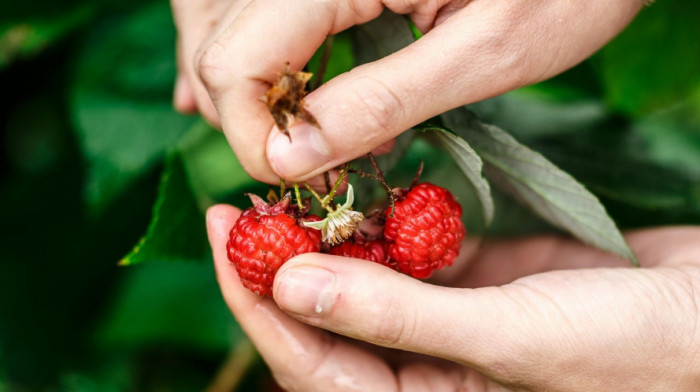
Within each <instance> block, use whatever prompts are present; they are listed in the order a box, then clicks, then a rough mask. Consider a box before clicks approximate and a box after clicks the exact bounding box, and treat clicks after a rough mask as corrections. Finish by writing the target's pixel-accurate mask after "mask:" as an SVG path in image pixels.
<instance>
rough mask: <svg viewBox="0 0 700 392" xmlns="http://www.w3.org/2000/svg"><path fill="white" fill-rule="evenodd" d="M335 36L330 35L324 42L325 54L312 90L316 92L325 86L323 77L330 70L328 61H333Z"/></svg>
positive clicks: (322, 54)
mask: <svg viewBox="0 0 700 392" xmlns="http://www.w3.org/2000/svg"><path fill="white" fill-rule="evenodd" d="M334 37H335V36H333V35H329V36H328V37H326V40H325V41H324V42H323V53H321V60H320V61H319V64H318V70H317V71H316V79H315V80H314V83H313V85H312V86H311V90H316V89H317V88H319V87H320V86H321V85H322V84H323V77H324V76H325V74H326V69H327V68H328V61H329V60H330V59H331V53H332V52H333V39H334Z"/></svg>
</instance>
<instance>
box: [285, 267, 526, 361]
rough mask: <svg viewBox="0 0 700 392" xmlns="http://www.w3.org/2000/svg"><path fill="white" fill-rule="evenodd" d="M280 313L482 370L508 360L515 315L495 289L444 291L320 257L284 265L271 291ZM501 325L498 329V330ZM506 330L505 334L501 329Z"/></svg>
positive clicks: (391, 273)
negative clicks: (504, 358) (504, 354)
mask: <svg viewBox="0 0 700 392" xmlns="http://www.w3.org/2000/svg"><path fill="white" fill-rule="evenodd" d="M274 296H275V301H276V302H277V303H278V305H279V306H280V308H281V309H282V310H284V311H285V312H287V313H289V314H290V315H291V316H292V317H295V318H297V319H299V320H301V321H303V322H305V323H308V324H310V325H314V326H318V327H321V328H324V329H328V330H330V331H334V332H337V333H340V334H343V335H346V336H349V337H352V338H356V339H359V340H363V341H367V342H370V343H373V344H376V345H380V346H385V347H390V348H396V349H401V350H407V351H412V352H417V353H421V354H426V355H430V356H435V357H440V358H444V359H448V360H451V361H454V362H457V363H461V364H465V365H468V366H472V367H477V368H480V369H485V368H487V367H489V366H491V365H493V364H494V363H496V362H497V361H498V360H500V359H502V358H503V357H497V356H495V355H494V353H507V352H508V351H509V350H510V347H509V344H510V343H511V342H512V341H513V337H512V336H509V335H510V334H511V331H514V330H508V329H507V324H504V322H506V323H507V321H508V320H511V319H512V315H509V314H508V312H514V311H515V314H518V311H517V310H516V309H514V308H513V306H512V304H511V303H509V302H508V300H507V299H506V298H504V296H503V295H502V294H500V292H499V291H498V289H496V288H484V289H477V290H463V289H446V288H442V287H439V286H433V285H429V284H426V283H422V282H419V281H417V280H415V279H412V278H409V277H407V276H405V275H401V274H398V273H396V272H394V271H392V270H390V269H388V268H386V267H384V266H381V265H378V264H375V263H369V262H363V261H360V260H354V259H348V258H343V257H336V256H330V255H321V254H305V255H300V256H297V257H296V258H294V259H292V260H290V261H289V262H287V263H286V264H285V265H284V266H283V267H282V268H281V269H280V271H279V272H278V275H277V277H276V279H275V286H274ZM496 326H498V327H496ZM501 326H504V328H501Z"/></svg>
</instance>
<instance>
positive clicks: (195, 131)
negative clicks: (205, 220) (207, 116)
mask: <svg viewBox="0 0 700 392" xmlns="http://www.w3.org/2000/svg"><path fill="white" fill-rule="evenodd" d="M179 151H180V153H181V156H182V161H183V163H184V165H185V171H186V172H187V175H188V178H189V179H190V183H191V184H192V190H193V191H194V193H195V195H196V197H197V200H198V203H199V206H200V208H201V209H204V208H206V207H208V206H210V205H212V204H214V203H220V202H223V201H228V200H226V198H227V197H228V196H230V194H231V193H232V192H234V191H235V190H241V189H247V188H250V187H252V186H254V185H255V184H257V182H256V181H255V180H253V179H252V178H251V177H250V176H249V175H248V173H246V172H245V170H243V166H241V164H240V162H238V159H236V156H235V155H234V154H233V152H232V151H231V146H230V145H229V144H228V141H226V137H224V134H223V133H222V132H219V131H217V130H215V129H214V128H212V127H211V126H209V125H208V124H207V123H206V122H205V121H204V120H201V121H200V122H198V123H197V124H195V126H193V128H192V130H191V131H190V132H189V133H188V134H187V136H186V137H184V138H183V139H182V141H181V143H180V145H179Z"/></svg>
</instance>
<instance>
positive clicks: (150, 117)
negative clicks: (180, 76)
mask: <svg viewBox="0 0 700 392" xmlns="http://www.w3.org/2000/svg"><path fill="white" fill-rule="evenodd" d="M113 22H114V21H113ZM144 37H148V39H144ZM174 45H175V30H174V26H173V24H172V16H171V14H170V10H169V8H168V6H167V4H166V3H161V2H159V3H156V4H152V5H149V6H147V7H143V8H141V9H139V10H138V11H137V12H135V13H131V14H127V15H125V16H123V17H122V18H121V19H118V20H117V21H116V23H112V24H105V27H104V28H101V29H95V30H93V32H92V34H91V35H90V36H89V38H88V40H87V44H86V46H85V48H84V50H83V53H82V54H81V57H80V60H79V62H78V67H77V72H76V73H75V76H74V80H73V82H72V83H73V84H72V87H71V90H72V91H71V102H70V103H71V112H72V119H73V122H74V123H75V125H76V126H75V130H76V132H77V138H78V140H79V142H80V146H81V149H82V151H83V156H84V157H85V159H86V161H87V163H88V172H87V179H86V187H85V198H86V200H87V202H88V205H89V207H90V208H91V210H92V212H101V211H102V210H103V208H104V207H105V206H107V205H108V204H109V203H110V202H112V201H113V200H114V199H115V198H116V197H117V196H119V195H120V194H121V193H122V192H123V191H124V190H126V189H127V188H128V186H129V185H130V184H132V183H133V182H134V181H135V180H137V179H138V178H140V177H141V176H142V175H143V174H144V173H147V172H149V171H150V170H151V169H152V168H153V167H154V165H156V164H157V163H159V162H160V161H161V160H162V159H163V158H164V156H165V154H166V153H167V151H168V150H170V149H172V148H173V147H174V146H175V145H176V144H177V142H178V140H179V139H180V137H181V136H182V135H184V134H185V133H186V132H187V131H188V130H189V128H190V127H191V125H192V124H193V122H194V121H196V119H195V118H192V117H186V116H182V115H180V114H178V113H176V112H175V111H174V110H173V108H172V103H171V95H172V81H173V80H174V78H175V62H174V49H173V48H174ZM115 64H119V66H118V67H115V66H114V65H115Z"/></svg>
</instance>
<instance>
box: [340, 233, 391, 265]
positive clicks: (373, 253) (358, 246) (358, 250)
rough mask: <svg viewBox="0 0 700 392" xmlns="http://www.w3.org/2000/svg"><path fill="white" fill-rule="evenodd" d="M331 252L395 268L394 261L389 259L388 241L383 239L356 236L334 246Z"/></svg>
mask: <svg viewBox="0 0 700 392" xmlns="http://www.w3.org/2000/svg"><path fill="white" fill-rule="evenodd" d="M329 253H330V254H332V255H336V256H345V257H354V258H356V259H363V260H369V261H373V262H375V263H378V264H382V265H385V266H387V267H389V268H391V269H395V265H394V263H393V262H392V261H391V260H390V259H389V256H388V255H387V253H386V242H385V241H383V240H381V239H379V240H365V239H364V238H360V237H359V236H355V238H352V239H349V240H347V241H345V242H343V243H342V244H340V245H336V246H334V247H332V248H331V250H330V251H329Z"/></svg>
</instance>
